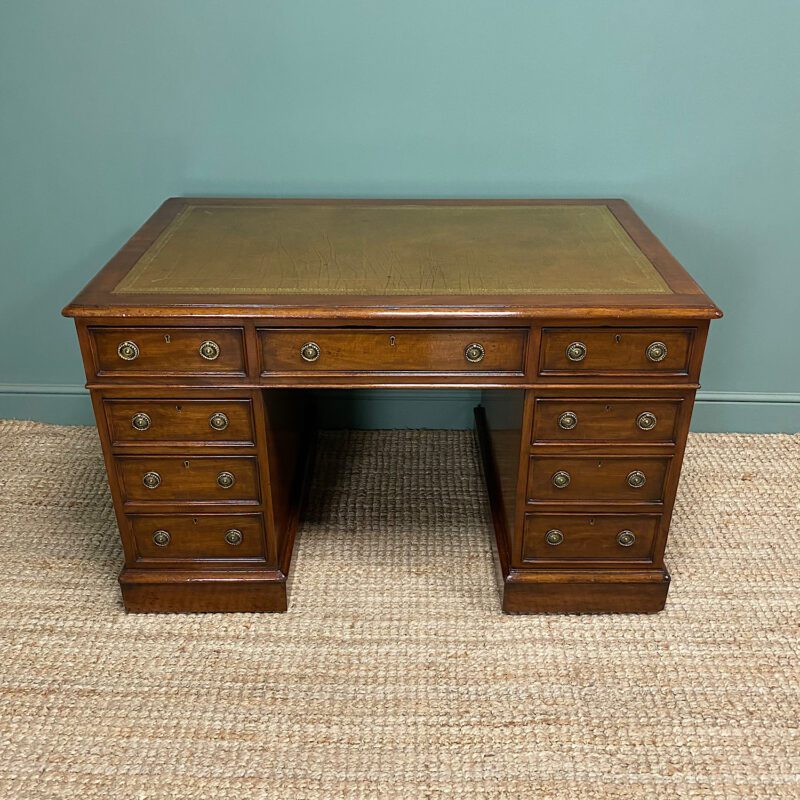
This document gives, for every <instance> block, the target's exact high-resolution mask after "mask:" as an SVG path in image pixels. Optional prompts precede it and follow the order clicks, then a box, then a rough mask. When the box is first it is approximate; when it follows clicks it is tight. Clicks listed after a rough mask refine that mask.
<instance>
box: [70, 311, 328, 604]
mask: <svg viewBox="0 0 800 800" xmlns="http://www.w3.org/2000/svg"><path fill="white" fill-rule="evenodd" d="M78 331H79V336H80V339H81V345H82V351H83V355H84V363H85V366H86V371H87V377H88V378H89V384H88V385H89V388H90V390H91V397H92V404H93V407H94V412H95V417H96V420H97V428H98V432H99V435H100V440H101V443H102V447H103V456H104V459H105V465H106V470H107V473H108V481H109V486H110V489H111V494H112V498H113V501H114V510H115V514H116V518H117V524H118V527H119V532H120V537H121V539H122V545H123V549H124V553H125V567H124V569H123V570H122V572H121V574H120V577H119V582H120V586H121V589H122V597H123V601H124V604H125V608H126V609H127V610H128V611H131V612H210V611H220V612H232V611H258V612H263V611H286V609H287V595H286V575H287V573H288V570H289V562H290V559H291V554H292V546H293V540H294V535H295V531H296V527H297V524H298V519H299V511H300V505H301V503H300V500H301V495H302V483H303V476H304V474H305V468H304V467H305V465H306V464H307V454H308V451H309V448H308V447H307V443H308V441H310V437H311V434H312V431H313V426H311V425H309V424H308V423H309V420H308V416H307V415H306V414H304V403H303V397H304V395H303V393H302V392H298V391H293V390H288V389H268V390H262V389H260V388H257V387H254V386H253V385H252V384H251V385H249V386H248V385H247V383H248V378H247V373H248V371H249V370H248V359H247V348H246V347H245V336H244V328H237V327H235V326H227V327H225V328H213V327H197V328H194V327H187V326H181V327H177V326H173V327H169V326H163V325H160V324H142V325H137V327H126V328H123V327H118V326H115V325H112V324H97V325H91V326H86V327H83V326H82V325H81V324H80V323H79V326H78ZM304 432H305V433H304Z"/></svg>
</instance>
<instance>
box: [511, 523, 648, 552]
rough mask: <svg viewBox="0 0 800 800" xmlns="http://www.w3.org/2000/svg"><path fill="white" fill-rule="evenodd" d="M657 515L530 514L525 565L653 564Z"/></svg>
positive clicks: (523, 548)
mask: <svg viewBox="0 0 800 800" xmlns="http://www.w3.org/2000/svg"><path fill="white" fill-rule="evenodd" d="M660 519H661V518H660V517H659V516H657V515H653V514H650V515H645V514H526V515H525V527H524V530H523V537H522V560H523V562H532V561H533V562H538V561H568V562H569V563H570V564H574V562H575V561H637V562H640V563H641V562H642V561H647V562H651V561H652V553H653V543H654V541H655V537H656V532H657V530H658V524H659V520H660Z"/></svg>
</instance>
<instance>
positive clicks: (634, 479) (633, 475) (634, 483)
mask: <svg viewBox="0 0 800 800" xmlns="http://www.w3.org/2000/svg"><path fill="white" fill-rule="evenodd" d="M646 483H647V477H646V476H645V474H644V472H642V471H641V470H639V469H635V470H633V472H629V473H628V486H630V487H631V488H632V489H641V488H642V486H644V485H645V484H646Z"/></svg>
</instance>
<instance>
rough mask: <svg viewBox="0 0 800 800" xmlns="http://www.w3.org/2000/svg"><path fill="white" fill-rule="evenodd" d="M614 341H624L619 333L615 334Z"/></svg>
mask: <svg viewBox="0 0 800 800" xmlns="http://www.w3.org/2000/svg"><path fill="white" fill-rule="evenodd" d="M614 341H615V342H616V343H617V344H619V343H620V342H621V341H622V336H621V335H620V334H619V333H617V334H615V335H614Z"/></svg>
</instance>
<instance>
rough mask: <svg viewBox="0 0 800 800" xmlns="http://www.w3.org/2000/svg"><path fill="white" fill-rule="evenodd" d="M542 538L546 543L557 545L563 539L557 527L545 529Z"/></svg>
mask: <svg viewBox="0 0 800 800" xmlns="http://www.w3.org/2000/svg"><path fill="white" fill-rule="evenodd" d="M544 540H545V541H546V542H547V544H549V545H552V546H553V547H557V546H558V545H560V544H561V542H563V541H564V534H563V533H562V532H561V531H560V530H558V529H557V528H553V530H551V531H547V533H546V534H545V535H544Z"/></svg>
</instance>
